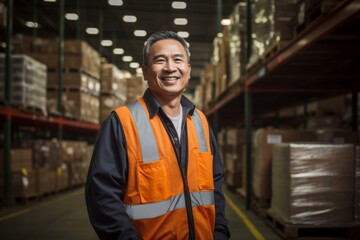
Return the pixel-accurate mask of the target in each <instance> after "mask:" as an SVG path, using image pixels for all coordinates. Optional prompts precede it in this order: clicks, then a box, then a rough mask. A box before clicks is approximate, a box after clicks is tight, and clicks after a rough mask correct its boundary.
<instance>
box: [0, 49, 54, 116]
mask: <svg viewBox="0 0 360 240" xmlns="http://www.w3.org/2000/svg"><path fill="white" fill-rule="evenodd" d="M11 61H12V68H11V71H12V79H11V95H10V96H11V98H10V103H11V104H12V105H14V106H23V107H25V108H26V107H29V108H36V109H39V110H41V111H42V113H43V114H44V115H46V114H47V112H46V85H47V80H46V78H47V72H46V71H47V69H46V66H45V65H44V64H42V63H40V62H38V61H37V60H35V59H33V58H31V57H29V56H27V55H21V54H14V55H12V59H11ZM4 73H5V55H4V54H0V101H4V100H5V96H4V95H3V94H4V87H5V84H4V82H5V79H4V76H5V75H4Z"/></svg>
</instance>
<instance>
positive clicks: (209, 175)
mask: <svg viewBox="0 0 360 240" xmlns="http://www.w3.org/2000/svg"><path fill="white" fill-rule="evenodd" d="M195 158H196V163H197V174H198V181H199V189H200V190H213V189H214V177H213V159H214V157H213V155H212V154H210V153H203V152H202V153H199V152H198V153H195Z"/></svg>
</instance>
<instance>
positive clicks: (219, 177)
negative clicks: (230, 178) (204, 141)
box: [210, 129, 230, 240]
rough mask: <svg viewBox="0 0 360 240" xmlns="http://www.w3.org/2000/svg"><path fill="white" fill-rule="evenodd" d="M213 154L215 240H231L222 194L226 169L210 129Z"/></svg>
mask: <svg viewBox="0 0 360 240" xmlns="http://www.w3.org/2000/svg"><path fill="white" fill-rule="evenodd" d="M210 142H211V152H212V154H213V155H214V186H215V190H214V194H215V232H214V239H215V240H222V239H228V238H230V231H229V229H228V220H227V219H226V217H225V198H224V195H223V192H222V185H223V183H224V168H223V165H222V162H221V158H220V154H219V150H218V147H217V143H216V139H215V136H214V134H213V132H212V130H211V129H210Z"/></svg>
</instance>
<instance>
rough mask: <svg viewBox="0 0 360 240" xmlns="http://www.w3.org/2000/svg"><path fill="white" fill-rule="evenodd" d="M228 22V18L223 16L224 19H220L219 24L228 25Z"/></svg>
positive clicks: (229, 21)
mask: <svg viewBox="0 0 360 240" xmlns="http://www.w3.org/2000/svg"><path fill="white" fill-rule="evenodd" d="M230 23H231V20H230V19H227V18H225V19H222V20H221V25H223V26H229V25H230Z"/></svg>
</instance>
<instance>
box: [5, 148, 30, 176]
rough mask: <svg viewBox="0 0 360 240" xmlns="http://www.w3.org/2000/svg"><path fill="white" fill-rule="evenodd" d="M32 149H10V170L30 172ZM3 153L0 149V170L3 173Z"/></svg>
mask: <svg viewBox="0 0 360 240" xmlns="http://www.w3.org/2000/svg"><path fill="white" fill-rule="evenodd" d="M32 153H33V152H32V149H30V148H26V149H20V148H19V149H11V150H10V158H11V159H10V170H11V171H21V170H22V169H26V170H30V169H32V168H33V158H32V155H33V154H32ZM3 166H4V152H3V149H0V170H1V173H3V171H4V170H3Z"/></svg>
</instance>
